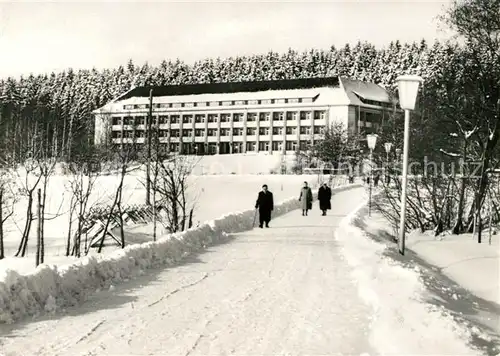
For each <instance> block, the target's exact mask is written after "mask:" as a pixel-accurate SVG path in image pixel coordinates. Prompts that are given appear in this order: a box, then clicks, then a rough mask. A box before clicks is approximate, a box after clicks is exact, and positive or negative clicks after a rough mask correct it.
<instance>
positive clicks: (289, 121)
mask: <svg viewBox="0 0 500 356" xmlns="http://www.w3.org/2000/svg"><path fill="white" fill-rule="evenodd" d="M150 93H152V101H151V102H152V126H153V127H154V128H155V129H157V130H158V132H159V140H160V142H161V143H162V144H165V145H166V148H167V150H168V151H170V152H178V153H180V154H231V153H247V152H271V153H272V152H281V153H287V152H295V151H296V150H297V149H306V148H307V147H308V146H309V145H310V144H313V143H314V142H315V140H320V139H321V137H322V132H323V130H324V129H325V127H328V126H329V125H331V124H333V123H334V122H340V123H342V124H343V125H345V127H346V128H347V129H348V132H351V133H352V132H359V133H363V132H364V133H370V132H372V131H373V130H375V129H376V128H377V126H378V125H380V124H381V123H382V122H383V120H384V119H385V118H386V117H387V116H388V113H389V111H391V110H392V108H393V103H392V102H391V100H390V97H389V95H388V93H387V92H386V90H385V89H384V88H382V87H381V86H378V85H376V84H373V83H366V82H361V81H355V80H350V79H347V78H341V77H332V78H310V79H297V80H276V81H262V82H241V83H216V84H199V85H172V86H162V87H137V88H133V89H131V90H130V91H128V92H126V93H125V94H123V95H121V96H120V97H118V98H116V99H115V100H113V101H111V102H110V103H108V104H107V105H105V106H104V107H102V108H100V109H97V110H95V111H94V112H93V113H94V115H95V143H96V144H102V143H104V142H107V140H111V141H112V142H113V143H115V144H127V143H130V142H135V143H138V144H141V143H144V142H145V139H146V130H147V127H148V125H147V124H148V117H149V111H150Z"/></svg>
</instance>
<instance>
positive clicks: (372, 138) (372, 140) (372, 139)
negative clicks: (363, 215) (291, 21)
mask: <svg viewBox="0 0 500 356" xmlns="http://www.w3.org/2000/svg"><path fill="white" fill-rule="evenodd" d="M377 137H378V135H376V134H370V135H366V143H367V144H368V148H369V149H370V184H369V198H368V216H372V184H373V150H374V149H375V145H376V144H377Z"/></svg>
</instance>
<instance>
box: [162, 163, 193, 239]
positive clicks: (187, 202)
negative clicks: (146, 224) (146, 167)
mask: <svg viewBox="0 0 500 356" xmlns="http://www.w3.org/2000/svg"><path fill="white" fill-rule="evenodd" d="M157 161H158V165H157V166H156V165H155V166H156V167H158V171H157V181H156V182H155V184H153V190H154V191H155V192H156V193H157V194H158V196H159V202H160V203H161V206H162V207H163V208H164V209H165V215H166V220H167V221H165V222H164V224H165V225H166V226H165V227H166V228H167V230H168V231H169V232H171V233H172V232H178V231H183V230H184V229H185V228H186V226H188V227H189V221H190V220H191V221H192V215H193V210H194V208H195V198H194V197H190V196H189V182H188V178H189V176H190V175H191V172H192V170H193V168H194V167H195V166H196V164H197V161H198V159H197V158H193V157H189V156H178V155H171V156H169V157H166V158H165V159H161V160H158V159H157ZM190 217H191V218H190Z"/></svg>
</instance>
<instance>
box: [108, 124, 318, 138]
mask: <svg viewBox="0 0 500 356" xmlns="http://www.w3.org/2000/svg"><path fill="white" fill-rule="evenodd" d="M323 129H324V128H323V127H322V126H314V129H312V130H311V127H310V126H301V127H300V128H299V132H300V134H301V135H310V134H311V133H314V134H321V133H323ZM231 130H232V134H233V136H243V134H244V132H245V131H244V129H243V128H240V127H235V128H233V129H228V128H221V129H220V136H231ZM217 131H218V129H207V136H217ZM258 132H259V135H269V134H270V133H271V132H272V134H273V135H283V133H284V132H286V134H287V135H295V134H297V127H286V128H283V127H273V128H272V131H271V129H270V128H269V127H260V128H259V130H258ZM145 133H146V132H145V131H143V130H135V131H132V130H129V131H124V132H123V134H122V131H113V134H112V135H113V138H121V137H122V135H123V137H128V138H133V137H138V138H140V137H145ZM168 133H169V130H159V133H158V136H159V137H168ZM180 134H181V130H179V129H172V130H170V136H171V137H180ZM193 134H194V136H196V137H204V136H205V129H195V130H192V129H184V130H182V137H193ZM246 134H247V135H249V136H254V135H256V134H257V128H255V127H248V128H246Z"/></svg>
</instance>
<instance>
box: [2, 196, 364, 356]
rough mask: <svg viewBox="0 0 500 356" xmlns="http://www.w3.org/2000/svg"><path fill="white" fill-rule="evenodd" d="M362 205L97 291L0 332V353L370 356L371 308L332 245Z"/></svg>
mask: <svg viewBox="0 0 500 356" xmlns="http://www.w3.org/2000/svg"><path fill="white" fill-rule="evenodd" d="M363 198H364V191H363V189H361V188H357V189H355V190H354V191H347V192H343V193H338V195H336V196H334V198H333V207H334V209H333V210H332V211H331V212H330V214H329V216H326V217H323V216H321V214H320V212H319V209H318V208H317V204H315V206H314V208H313V211H312V212H311V214H310V215H309V216H308V217H303V216H301V215H300V211H299V210H293V211H289V212H288V214H286V215H283V216H282V217H278V218H275V219H273V221H272V222H271V227H270V228H269V229H253V230H251V231H241V232H239V233H232V234H230V235H228V236H227V237H226V239H225V240H226V243H225V244H221V245H217V246H213V247H211V248H209V249H208V250H207V251H205V253H202V254H197V255H191V256H190V257H187V259H186V260H185V263H184V264H182V265H181V266H177V267H175V268H172V269H154V270H150V271H149V273H148V274H147V275H144V276H139V277H137V278H136V279H134V280H133V281H130V282H125V283H123V284H119V285H115V286H113V287H107V288H105V289H102V290H101V291H100V292H98V293H96V294H94V295H93V296H90V297H89V299H88V300H87V302H85V303H84V304H83V305H82V306H81V307H79V308H72V309H68V310H67V312H66V313H63V314H62V315H58V316H55V317H54V318H39V319H37V320H34V321H31V322H28V323H22V324H14V325H2V326H0V343H1V344H0V349H1V350H2V351H3V352H4V353H5V354H8V355H12V356H13V355H21V354H23V355H38V356H44V355H50V356H56V355H227V354H236V355H250V354H254V355H299V354H300V355H302V354H309V355H360V354H363V353H367V354H373V353H374V351H373V350H372V348H371V346H370V345H369V343H368V333H369V329H368V326H369V324H368V322H369V320H368V318H369V315H370V309H369V308H368V307H367V306H365V305H364V304H363V303H362V302H361V301H360V299H359V297H358V296H357V295H356V288H355V286H354V285H353V284H352V282H351V280H350V276H349V267H348V265H347V264H346V263H345V261H343V260H342V257H341V255H340V254H339V249H338V245H337V243H336V242H335V241H334V231H335V229H336V227H337V226H338V224H339V222H340V221H341V219H342V217H343V216H345V214H346V213H347V212H348V211H350V210H351V209H352V208H353V207H354V206H356V205H357V204H359V202H360V201H361V200H362V199H363ZM297 206H298V205H297V204H295V203H294V204H291V205H289V208H294V207H297ZM282 212H283V213H284V212H285V210H282ZM249 217H250V216H247V217H246V218H245V219H243V220H240V221H238V219H240V218H237V219H236V220H234V219H233V222H232V224H231V226H236V225H234V224H235V223H236V222H243V221H247V219H248V218H249ZM221 223H222V221H221ZM228 227H229V225H227V226H224V227H222V226H221V228H223V229H227V228H228ZM244 228H248V225H244V226H242V228H241V229H242V230H243V229H244ZM207 232H208V231H207ZM193 237H194V236H193ZM162 253H163V252H162V251H160V252H159V254H162ZM129 256H132V253H130V254H129ZM120 263H121V264H122V265H125V263H126V260H125V259H124V260H122V261H121V262H120ZM49 306H50V305H49ZM48 310H51V309H50V308H48Z"/></svg>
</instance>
